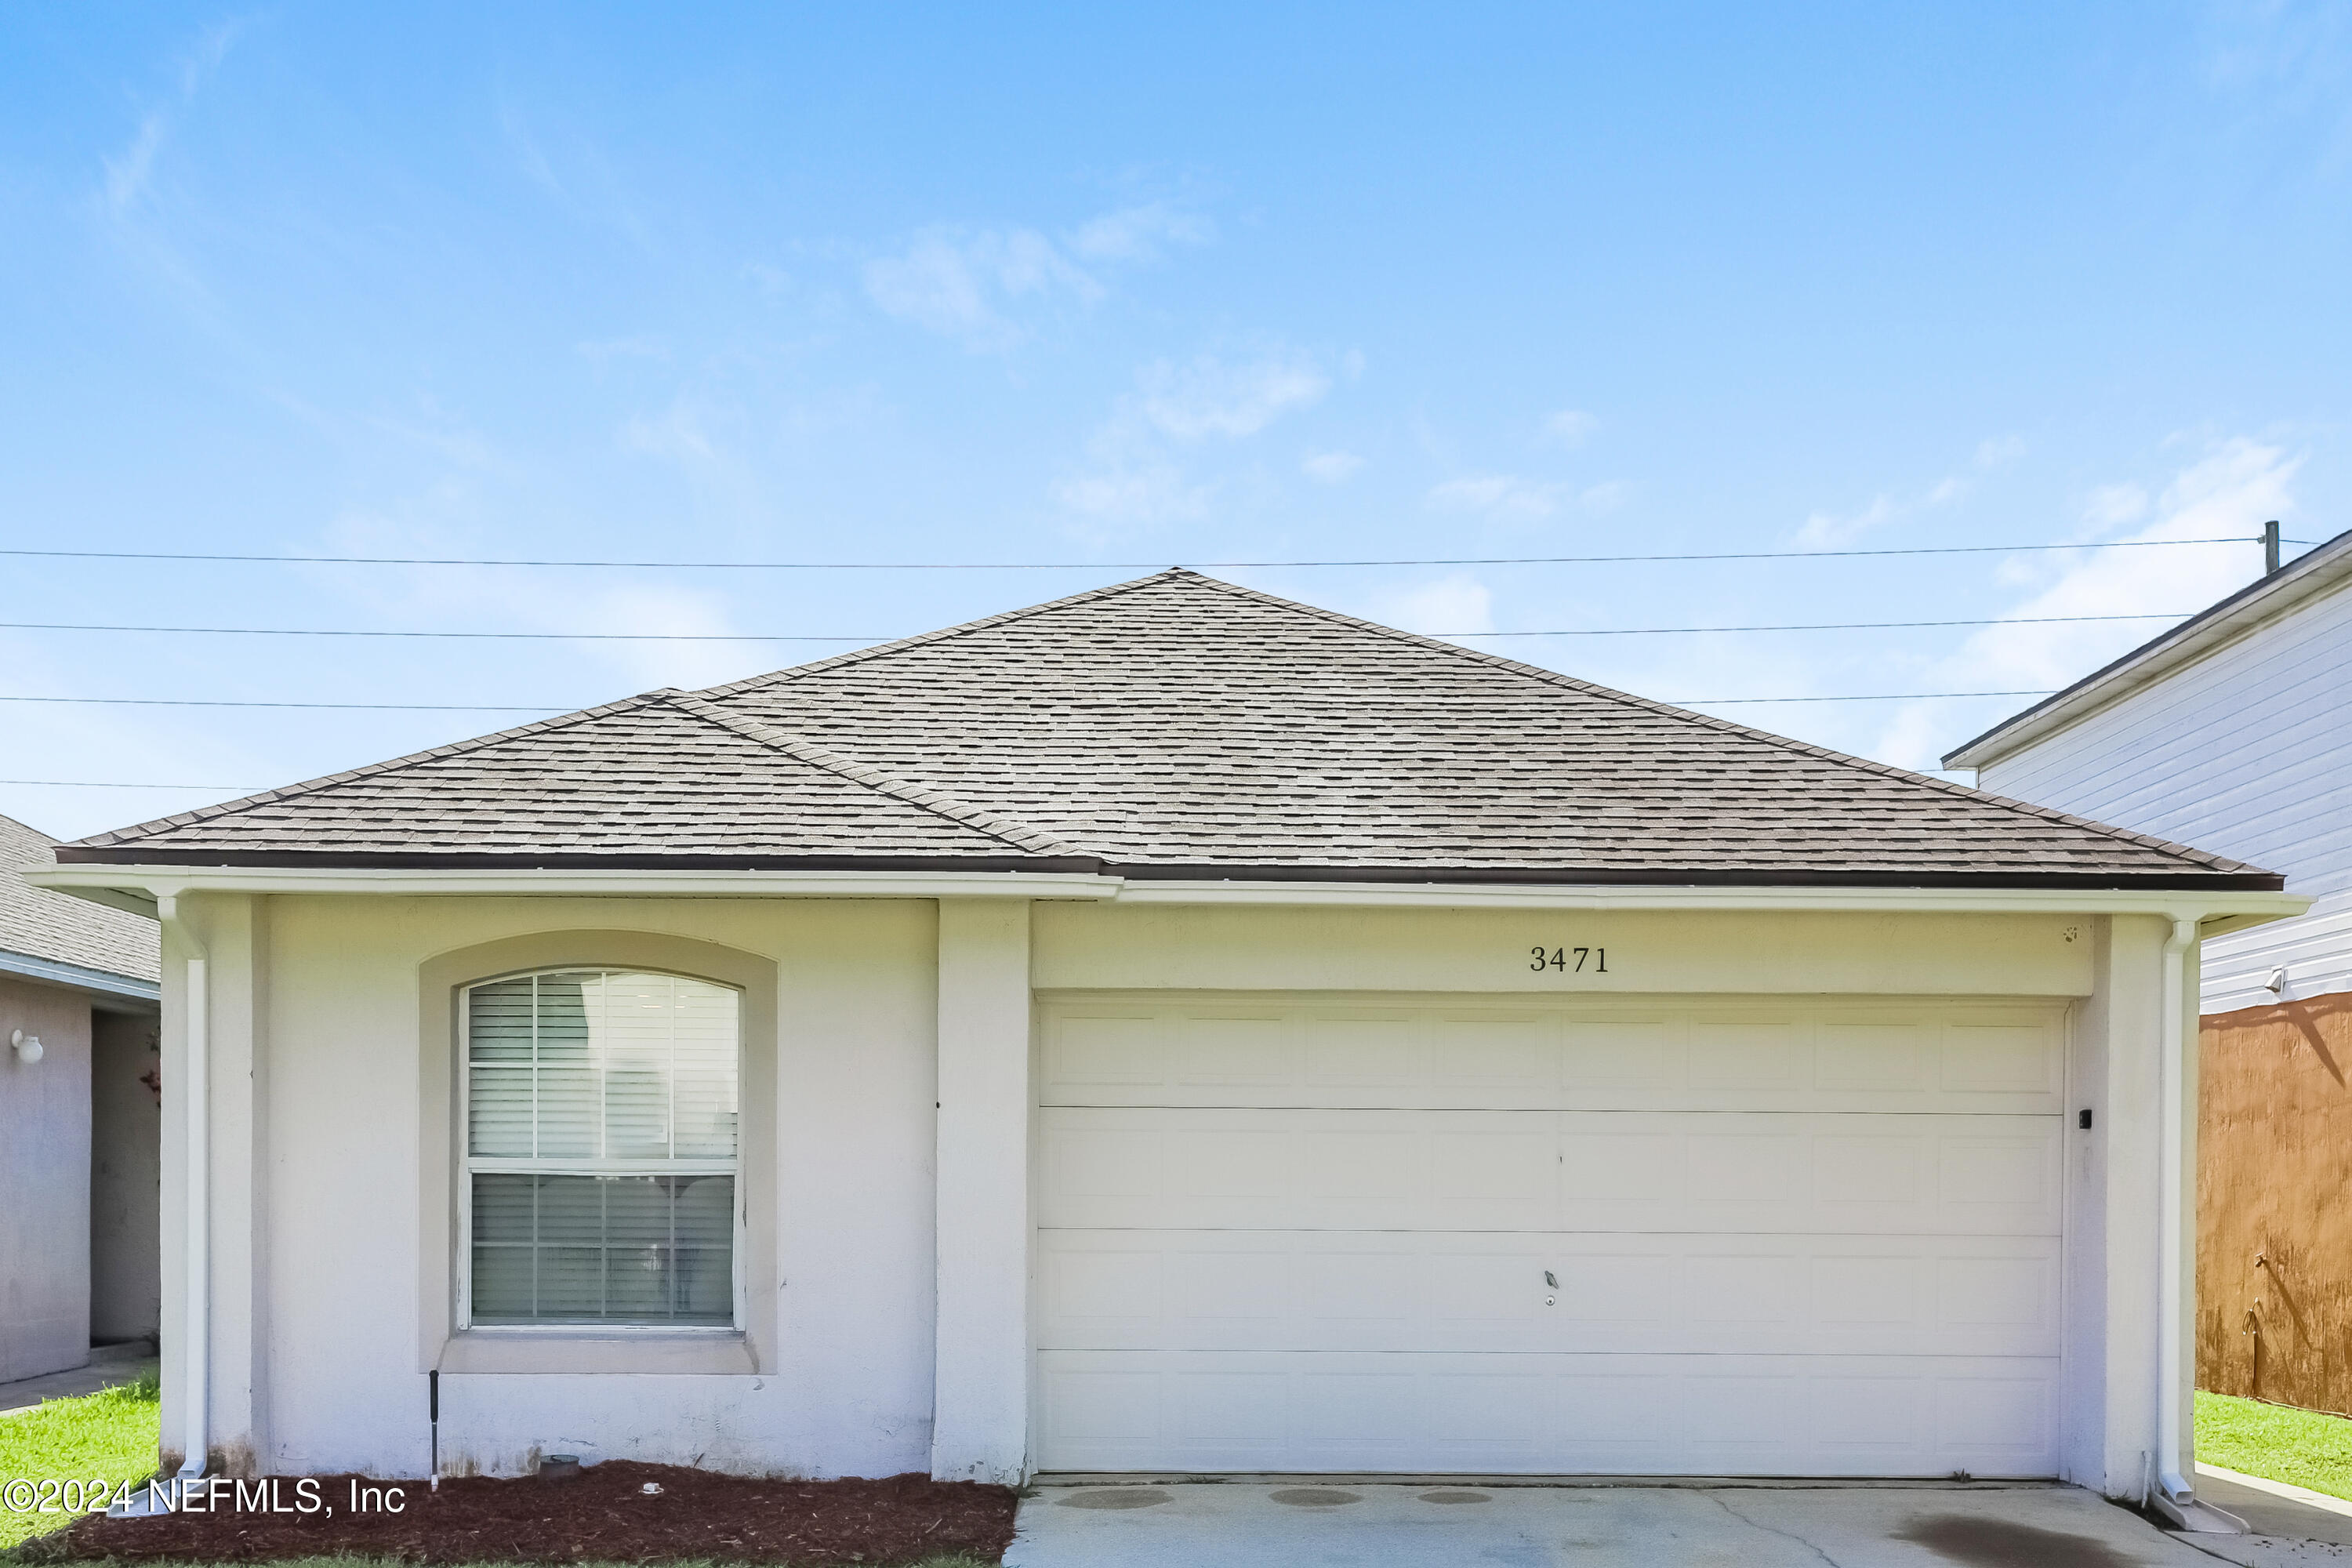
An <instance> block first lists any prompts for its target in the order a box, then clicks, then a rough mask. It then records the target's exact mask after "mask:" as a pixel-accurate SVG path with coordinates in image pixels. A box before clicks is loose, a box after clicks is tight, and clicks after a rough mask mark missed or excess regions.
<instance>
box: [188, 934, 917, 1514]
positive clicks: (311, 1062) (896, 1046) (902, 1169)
mask: <svg viewBox="0 0 2352 1568" xmlns="http://www.w3.org/2000/svg"><path fill="white" fill-rule="evenodd" d="M262 907H263V909H264V910H265V914H264V917H263V919H264V923H266V925H267V927H268V958H269V962H268V971H269V973H268V984H267V994H268V1005H267V1008H266V1028H267V1039H266V1041H265V1043H264V1045H263V1047H262V1052H261V1054H262V1055H263V1056H264V1057H266V1058H267V1068H266V1072H265V1074H264V1079H263V1081H264V1083H265V1086H266V1087H265V1089H264V1103H265V1107H266V1118H267V1121H268V1143H267V1147H268V1154H267V1179H266V1182H265V1184H264V1187H263V1191H262V1193H261V1194H260V1196H261V1201H262V1202H263V1204H264V1205H266V1217H265V1225H264V1229H265V1231H266V1234H267V1238H268V1244H267V1245H268V1266H267V1268H266V1273H267V1276H268V1290H267V1294H266V1301H265V1306H264V1310H265V1312H266V1316H267V1321H266V1324H265V1325H264V1326H263V1328H262V1331H261V1334H260V1338H261V1339H262V1340H263V1341H264V1342H266V1344H267V1346H268V1353H267V1364H266V1366H265V1368H264V1369H263V1375H262V1377H261V1379H260V1382H261V1384H262V1392H261V1394H260V1395H259V1398H258V1400H257V1424H258V1426H259V1433H258V1435H257V1436H259V1443H260V1448H261V1452H262V1454H263V1455H264V1456H265V1457H266V1460H265V1462H266V1463H267V1464H268V1468H274V1469H300V1470H311V1471H317V1470H331V1469H341V1468H351V1469H357V1470H363V1471H369V1472H374V1473H383V1474H398V1475H416V1474H421V1473H422V1472H423V1471H424V1469H425V1462H426V1449H427V1426H426V1421H425V1410H426V1403H425V1375H424V1373H425V1370H426V1369H425V1367H424V1366H423V1365H421V1364H419V1362H420V1357H419V1354H418V1349H417V1327H416V1325H417V1321H418V1312H419V1302H418V1289H419V1287H418V1265H417V1258H416V1251H417V1238H418V1234H419V1230H420V1216H419V1215H418V1214H417V1213H416V1212H415V1210H416V1204H417V1201H418V1200H417V1196H416V1193H417V1173H416V1160H417V1143H418V1132H417V1129H418V1127H419V1125H420V1120H421V1116H422V1114H423V1110H422V1108H421V1107H420V1106H419V1104H418V1094H419V1089H418V1082H419V1070H418V1061H417V1056H418V1050H419V1045H418V1040H419V1035H420V1026H419V1018H418V997H417V989H418V984H417V971H418V967H419V965H420V964H421V963H424V962H425V960H426V959H428V958H430V957H432V956H433V955H435V954H436V953H438V952H445V951H447V950H449V949H452V948H458V947H465V946H469V945H472V944H475V943H478V942H488V941H492V940H496V939H498V938H500V937H505V936H511V935H517V934H521V933H526V932H531V931H561V930H564V929H567V928H572V929H583V930H584V929H610V928H613V927H614V926H625V927H627V928H629V929H635V930H644V931H658V932H663V933H667V934H674V935H679V936H686V937H691V938H698V939H701V940H705V941H710V942H720V943H723V944H726V945H728V946H730V947H734V948H738V949H741V950H745V951H748V952H753V953H757V954H761V955H764V956H767V957H770V958H772V959H773V960H774V961H775V963H777V965H778V966H779V969H780V972H781V974H780V979H781V991H782V999H783V1005H782V1016H781V1019H780V1027H779V1038H778V1040H777V1042H776V1051H777V1065H778V1071H777V1084H776V1096H777V1106H776V1117H777V1129H778V1149H779V1157H778V1161H777V1168H776V1170H775V1173H774V1178H773V1179H774V1181H775V1184H776V1188H777V1212H778V1214H779V1215H780V1216H781V1219H780V1237H779V1264H780V1272H781V1274H782V1289H781V1291H780V1298H779V1306H780V1328H781V1334H780V1340H781V1346H782V1351H781V1355H782V1362H781V1365H780V1366H779V1367H778V1369H777V1371H776V1372H775V1373H773V1374H772V1375H767V1376H762V1377H754V1376H713V1375H694V1376H648V1375H631V1376H619V1377H613V1376H577V1375H573V1376H566V1375H557V1374H538V1375H483V1374H467V1375H457V1374H451V1375H445V1377H444V1378H443V1380H442V1426H441V1447H442V1454H443V1457H444V1463H445V1466H449V1467H452V1468H465V1467H467V1466H478V1467H480V1468H484V1469H488V1470H493V1471H512V1470H515V1469H518V1468H523V1467H524V1466H525V1465H527V1463H528V1462H529V1458H530V1454H531V1452H532V1450H534V1449H541V1448H544V1449H550V1450H557V1451H563V1452H573V1453H578V1454H581V1455H582V1456H583V1457H585V1458H589V1459H591V1460H593V1459H596V1458H646V1459H653V1460H658V1461H663V1462H670V1463H679V1464H688V1463H695V1462H701V1463H704V1464H707V1465H710V1466H713V1467H718V1468H737V1469H746V1470H775V1471H783V1472H790V1473H794V1474H803V1475H811V1476H829V1475H891V1474H896V1473H898V1472H901V1471H905V1470H911V1469H922V1468H928V1466H929V1439H930V1410H931V1334H932V1325H931V1299H932V1298H931V1263H932V1260H931V1254H930V1246H931V1205H932V1194H933V1184H932V1179H931V1158H932V1148H931V1143H932V1117H933V1098H934V1095H933V1087H932V1058H931V1031H932V1026H933V1017H932V1005H931V993H932V985H933V975H934V962H933V929H934V926H935V922H936V912H935V906H934V905H932V904H930V903H928V902H920V901H890V902H886V901H881V900H871V901H841V902H833V903H820V902H814V901H763V902H750V901H744V902H737V901H732V900H689V901H679V902H674V903H640V904H632V905H630V906H628V907H627V909H626V910H625V911H623V910H620V909H617V908H616V907H615V906H614V904H612V903H609V902H606V903H599V902H594V901H584V900H583V901H571V900H432V901H426V900H362V899H283V900H267V901H264V902H263V905H262ZM216 952H217V948H216ZM216 963H217V958H216ZM215 1027H216V1029H217V1025H216V1026H215ZM229 1327H230V1325H227V1324H224V1325H223V1328H224V1329H225V1330H226V1329H229ZM219 1375H220V1374H219V1372H218V1370H217V1352H216V1370H215V1377H216V1378H217V1377H218V1376H219ZM215 1409H216V1410H221V1409H223V1405H222V1402H221V1401H220V1400H219V1399H217V1398H216V1401H215ZM168 1436H169V1434H168V1433H167V1439H168ZM231 1436H233V1433H232V1432H231V1431H224V1432H223V1433H220V1434H216V1436H215V1442H216V1444H217V1443H223V1442H226V1441H227V1440H228V1439H229V1438H230V1437H231Z"/></svg>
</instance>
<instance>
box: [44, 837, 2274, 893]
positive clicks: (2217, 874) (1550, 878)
mask: <svg viewBox="0 0 2352 1568" xmlns="http://www.w3.org/2000/svg"><path fill="white" fill-rule="evenodd" d="M58 861H59V863H60V864H66V865H83V866H187V867H192V868H194V867H207V866H212V867H222V868H227V867H242V866H252V867H265V866H276V867H286V868H309V869H313V870H321V871H326V870H335V869H339V868H348V869H351V870H355V871H363V870H461V871H462V870H479V871H492V870H609V871H730V870H732V871H912V872H928V873H940V872H953V871H992V872H1022V871H1030V872H1037V873H1049V874H1054V875H1061V876H1068V875H1072V874H1081V875H1094V876H1105V877H1123V878H1126V879H1129V880H1130V881H1190V882H1388V883H1402V884H1423V885H1429V886H1441V887H1442V886H1475V887H1492V886H1498V885H1500V886H1507V885H1511V884H1538V885H1546V886H1556V885H1579V884H1581V885H1584V886H1590V887H1693V888H1719V887H1748V888H1759V887H1760V888H1779V887H1787V888H2075V889H2086V890H2105V891H2123V890H2130V889H2138V890H2144V891H2149V892H2168V891H2174V890H2179V891H2183V892H2188V891H2198V892H2220V891H2228V892H2262V893H2275V892H2280V891H2283V890H2284V889H2285V887H2286V879H2285V878H2284V877H2281V876H2278V875H2276V874H2274V873H2273V872H2269V871H2251V870H2250V871H2194V870H2189V869H2187V868H2183V869H2181V870H2178V871H2137V872H2134V871H1832V870H1816V869H1809V868H1802V867H1797V868H1790V867H1771V868H1763V867H1756V868H1741V867H1706V868H1696V867H1661V868H1656V869H1625V868H1614V869H1609V870H1597V869H1593V868H1578V867H1565V866H1546V867H1517V866H1333V865H1296V864H1277V865H1244V864H1231V863H1224V862H1217V861H1206V862H1201V863H1197V864H1177V863H1167V862H1148V863H1141V864H1132V863H1122V862H1119V861H1116V860H1104V859H1099V858H1094V857H1089V856H1055V857H1045V856H1037V857H1014V856H977V855H973V856H878V855H868V856H856V855H705V854H696V855H643V854H611V855H595V854H578V853H572V854H548V855H528V854H523V855H518V854H490V855H468V854H434V853H412V852H406V851H386V852H383V853H373V854H344V853H338V852H334V851H322V850H304V849H246V850H206V849H168V850H166V849H149V850H145V851H143V852H142V851H141V850H140V849H138V848H137V847H135V846H125V847H110V848H104V849H92V848H79V847H68V846H61V847H59V848H58Z"/></svg>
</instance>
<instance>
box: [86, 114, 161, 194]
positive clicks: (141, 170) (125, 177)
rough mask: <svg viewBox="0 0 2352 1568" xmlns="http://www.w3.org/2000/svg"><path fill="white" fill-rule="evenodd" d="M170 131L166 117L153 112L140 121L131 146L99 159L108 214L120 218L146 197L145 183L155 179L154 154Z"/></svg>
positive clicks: (159, 149)
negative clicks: (104, 178)
mask: <svg viewBox="0 0 2352 1568" xmlns="http://www.w3.org/2000/svg"><path fill="white" fill-rule="evenodd" d="M170 129H171V121H170V119H169V117H167V116H166V115H165V114H164V112H163V110H160V109H157V110H150V111H149V112H148V114H147V115H146V116H145V118H143V119H142V120H141V121H139V134H138V135H136V136H134V137H132V138H131V145H130V146H128V147H126V148H124V149H123V150H122V152H121V154H120V155H119V156H116V157H112V158H108V157H100V159H99V162H100V163H103V164H104V165H105V166H106V207H107V211H109V212H110V213H112V214H113V215H114V216H117V217H121V216H122V215H123V214H124V213H126V212H128V211H130V210H131V206H132V205H133V204H135V203H136V202H137V201H138V200H139V198H140V197H142V196H143V195H146V194H147V184H148V182H149V181H150V180H151V179H152V178H153V176H154V172H155V154H156V153H158V152H159V151H161V150H162V148H163V137H164V135H165V134H166V132H169V130H170Z"/></svg>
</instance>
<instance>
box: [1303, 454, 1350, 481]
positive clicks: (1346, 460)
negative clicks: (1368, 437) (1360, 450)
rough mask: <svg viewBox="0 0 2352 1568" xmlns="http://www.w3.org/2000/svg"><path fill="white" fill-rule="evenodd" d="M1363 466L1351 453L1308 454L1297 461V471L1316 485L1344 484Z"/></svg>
mask: <svg viewBox="0 0 2352 1568" xmlns="http://www.w3.org/2000/svg"><path fill="white" fill-rule="evenodd" d="M1363 466H1364V459H1363V458H1359V457H1358V456H1356V454H1355V453H1353V452H1309V453H1307V456H1306V457H1304V458H1300V459H1299V460H1298V471H1299V472H1300V473H1302V474H1305V475H1306V476H1307V478H1308V479H1313V480H1314V481H1315V482H1316V483H1317V484H1318V485H1339V484H1345V483H1347V482H1348V480H1349V479H1352V478H1354V477H1355V473H1356V470H1357V469H1359V468H1362V467H1363Z"/></svg>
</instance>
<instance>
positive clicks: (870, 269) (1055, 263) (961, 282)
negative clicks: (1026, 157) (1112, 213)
mask: <svg viewBox="0 0 2352 1568" xmlns="http://www.w3.org/2000/svg"><path fill="white" fill-rule="evenodd" d="M1102 291H1103V290H1102V285H1101V284H1099V283H1097V282H1096V281H1095V280H1094V279H1092V278H1091V277H1089V276H1087V273H1086V272H1085V271H1083V270H1082V269H1081V268H1078V266H1077V265H1076V263H1074V262H1072V261H1071V260H1069V258H1066V257H1065V256H1064V255H1063V254H1062V253H1061V251H1060V250H1059V249H1057V248H1055V245H1054V242H1053V241H1052V240H1050V239H1048V238H1046V237H1045V236H1044V235H1042V234H1039V233H1038V232H1036V231H1035V230H1034V229H1026V228H1015V229H1003V230H999V229H983V230H981V231H979V232H977V233H973V232H968V231H964V230H959V229H949V228H935V229H929V230H926V231H925V232H924V233H922V234H920V235H918V236H917V237H916V238H915V241H914V243H913V244H912V245H911V246H909V247H908V249H907V251H906V253H905V254H904V255H901V256H886V257H877V258H875V259H873V260H871V261H869V262H867V263H866V297H867V298H869V299H871V300H873V301H874V303H875V304H876V305H877V307H879V308H880V309H881V310H882V311H883V312H884V313H885V314H886V315H891V316H896V317H897V318H898V319H899V320H900V321H910V322H912V323H914V324H915V325H916V326H919V327H923V328H927V329H929V331H935V332H939V333H941V334H943V335H945V336H947V337H951V338H954V339H956V340H957V341H958V342H961V343H962V344H963V345H964V346H965V347H966V348H969V349H971V350H974V351H976V352H1002V351H1003V350H1006V349H1009V348H1012V347H1013V346H1014V345H1016V344H1017V343H1019V342H1021V341H1022V340H1023V338H1024V337H1025V336H1027V333H1026V331H1024V329H1023V328H1022V327H1021V326H1020V325H1019V324H1018V323H1016V322H1015V321H1013V318H1012V317H1011V316H1010V315H1009V314H1007V313H1006V311H1007V308H1008V307H1010V306H1011V305H1012V304H1013V303H1014V302H1016V301H1021V300H1030V299H1045V298H1050V297H1052V296H1055V295H1061V296H1066V297H1067V298H1070V299H1073V300H1076V301H1077V302H1079V303H1080V304H1091V303H1092V302H1093V301H1094V300H1097V299H1099V298H1101V296H1102Z"/></svg>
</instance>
